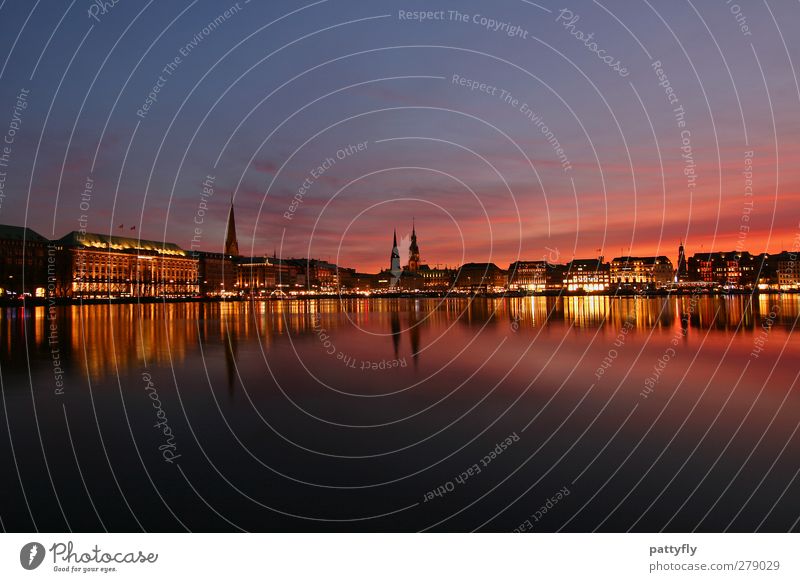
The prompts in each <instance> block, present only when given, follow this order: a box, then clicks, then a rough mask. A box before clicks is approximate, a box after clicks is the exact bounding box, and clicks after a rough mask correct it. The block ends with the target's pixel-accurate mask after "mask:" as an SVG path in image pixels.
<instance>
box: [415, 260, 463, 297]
mask: <svg viewBox="0 0 800 582" xmlns="http://www.w3.org/2000/svg"><path fill="white" fill-rule="evenodd" d="M456 272H457V271H456V270H455V269H448V268H446V267H445V268H444V269H440V268H439V267H438V266H437V267H434V268H431V267H429V266H428V265H422V266H421V267H420V269H419V271H418V272H417V277H418V279H419V281H420V288H421V289H423V290H425V291H447V290H448V289H450V288H451V287H452V286H453V283H454V282H455V280H456Z"/></svg>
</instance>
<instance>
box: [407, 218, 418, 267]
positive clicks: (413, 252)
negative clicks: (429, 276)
mask: <svg viewBox="0 0 800 582" xmlns="http://www.w3.org/2000/svg"><path fill="white" fill-rule="evenodd" d="M408 270H409V271H410V272H412V273H416V272H417V271H418V270H419V246H418V245H417V227H416V224H415V222H414V219H413V218H412V219H411V245H409V247H408Z"/></svg>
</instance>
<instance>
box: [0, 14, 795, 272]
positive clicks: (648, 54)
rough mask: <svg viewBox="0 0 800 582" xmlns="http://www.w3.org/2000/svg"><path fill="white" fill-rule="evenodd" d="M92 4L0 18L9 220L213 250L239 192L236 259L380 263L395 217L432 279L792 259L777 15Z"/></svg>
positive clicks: (0, 212) (790, 142)
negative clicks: (743, 255)
mask: <svg viewBox="0 0 800 582" xmlns="http://www.w3.org/2000/svg"><path fill="white" fill-rule="evenodd" d="M102 4H103V3H102V2H100V3H98V2H94V1H90V0H75V1H73V2H68V1H64V2H60V3H53V2H40V1H36V2H33V1H29V0H5V1H3V2H1V3H0V32H1V34H0V48H2V50H0V59H2V60H3V61H4V62H0V67H2V68H0V140H2V143H0V223H2V224H17V225H27V226H29V227H31V228H32V229H34V230H35V231H37V232H39V233H40V234H42V235H43V236H46V237H49V238H58V237H61V236H64V235H65V234H66V233H68V232H70V231H73V230H79V229H81V228H83V229H86V230H88V231H89V232H99V233H106V234H107V233H110V234H117V235H125V236H137V237H142V238H147V239H152V240H159V241H168V242H174V243H176V244H178V245H180V246H182V247H184V248H186V249H191V248H196V249H201V250H209V251H219V250H221V249H222V246H223V242H224V238H225V223H226V218H227V213H228V208H229V205H230V203H231V200H233V203H234V207H235V212H236V222H237V231H238V232H237V234H238V238H239V246H240V249H241V251H242V253H243V254H246V255H254V256H255V255H264V254H268V255H272V254H273V253H274V254H277V255H279V256H283V257H305V256H312V257H317V258H321V259H327V260H331V261H333V262H336V263H337V264H339V265H342V266H347V267H356V268H358V269H359V270H362V271H373V272H374V271H376V270H378V269H381V268H385V267H387V266H388V262H389V255H390V250H391V241H392V232H393V229H397V233H398V240H400V241H402V243H401V244H402V245H403V246H405V245H407V242H408V236H409V234H410V231H411V225H412V220H414V221H415V224H416V230H417V235H418V242H419V246H420V250H421V255H422V260H423V262H427V263H428V264H430V265H432V266H433V265H437V264H438V265H442V266H444V265H450V266H454V265H457V264H460V263H463V262H468V261H472V262H484V261H490V262H495V263H496V264H498V265H499V266H501V267H506V266H507V265H508V264H509V263H510V262H512V261H514V260H517V259H523V260H540V259H546V260H550V261H554V262H566V261H569V260H570V259H572V258H573V257H578V258H585V257H595V256H598V255H604V256H605V257H606V258H611V257H614V256H619V255H623V254H633V255H654V254H665V255H667V256H669V257H670V258H671V259H672V260H673V261H675V260H676V257H677V247H678V244H679V242H680V241H685V245H686V248H687V253H688V254H692V253H695V252H709V251H712V250H750V251H751V252H754V253H758V252H764V251H767V252H778V251H780V250H782V249H787V250H798V249H800V238H799V237H798V232H800V224H798V221H800V212H798V210H800V193H799V190H798V184H799V183H800V168H798V164H797V162H796V160H797V158H798V154H800V135H799V132H798V129H799V126H800V115H798V113H800V89H798V81H797V78H796V76H795V73H794V64H795V63H798V64H800V54H798V45H800V41H798V37H797V35H796V34H795V32H796V31H795V30H794V29H793V28H792V27H791V23H792V22H799V21H800V5H797V4H796V3H793V4H789V3H781V2H776V1H774V0H773V1H770V0H767V1H766V2H764V3H761V4H752V5H751V4H750V3H747V4H745V3H741V5H739V4H735V3H734V2H726V1H725V0H720V1H718V2H703V3H700V2H688V1H687V2H683V1H677V2H672V1H670V2H666V1H660V2H658V1H654V0H650V1H649V2H648V1H644V2H641V3H635V4H634V3H630V2H623V1H615V2H612V1H603V2H588V1H572V0H570V1H569V2H567V3H554V2H548V1H542V2H539V3H533V2H528V1H525V0H497V1H492V2H488V1H483V2H477V1H459V2H455V1H450V2H422V1H418V2H388V1H374V2H355V1H341V0H340V1H337V0H327V1H325V0H322V1H317V2H272V1H270V2H258V1H256V0H253V1H252V2H247V1H245V0H241V1H240V2H238V3H236V2H228V1H214V2H211V1H205V0H197V1H194V2H192V1H183V2H155V1H150V2H146V1H138V2H135V1H132V0H119V1H118V2H117V3H116V4H112V3H111V2H108V3H106V5H105V7H104V8H100V6H101V5H102ZM54 5H58V6H59V7H58V8H57V9H54ZM419 11H429V12H430V14H427V15H426V16H428V18H425V19H423V20H420V19H419V18H418V16H417V15H416V14H415V13H416V12H419ZM20 96H22V99H20ZM9 139H10V140H11V143H8V140H9ZM3 148H5V149H3Z"/></svg>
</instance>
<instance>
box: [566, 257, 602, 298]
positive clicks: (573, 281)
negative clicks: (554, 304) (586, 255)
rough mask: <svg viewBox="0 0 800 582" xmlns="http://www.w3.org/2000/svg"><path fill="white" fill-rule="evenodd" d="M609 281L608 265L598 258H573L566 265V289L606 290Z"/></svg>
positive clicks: (592, 291) (594, 291)
mask: <svg viewBox="0 0 800 582" xmlns="http://www.w3.org/2000/svg"><path fill="white" fill-rule="evenodd" d="M610 283H611V275H610V267H609V264H608V263H604V262H603V257H600V258H598V259H573V260H572V261H570V262H569V263H567V266H566V273H564V288H565V289H566V290H567V291H585V292H588V293H596V292H602V291H608V287H609V285H610Z"/></svg>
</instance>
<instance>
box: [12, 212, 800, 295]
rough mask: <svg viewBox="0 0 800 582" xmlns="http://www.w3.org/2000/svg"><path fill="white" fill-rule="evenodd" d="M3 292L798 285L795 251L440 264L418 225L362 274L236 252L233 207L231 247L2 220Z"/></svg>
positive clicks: (302, 291)
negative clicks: (48, 233) (385, 263)
mask: <svg viewBox="0 0 800 582" xmlns="http://www.w3.org/2000/svg"><path fill="white" fill-rule="evenodd" d="M0 253H2V258H0V297H4V298H15V297H19V296H20V295H29V296H36V297H56V298H74V299H79V298H81V299H97V298H136V297H164V298H173V297H174V298H177V297H226V296H227V297H234V296H276V295H277V296H291V295H296V294H306V293H312V294H318V293H340V292H384V291H391V292H397V291H401V292H406V291H408V292H420V291H421V292H441V291H448V290H453V291H456V292H498V291H503V290H512V291H520V292H531V293H537V292H539V293H543V292H562V291H565V292H569V293H604V292H612V291H627V290H631V291H634V290H642V289H644V290H652V291H656V290H661V289H671V288H675V287H676V286H703V287H709V288H714V289H720V288H722V289H726V290H727V289H737V290H747V289H770V290H780V291H796V290H799V289H800V257H798V256H797V253H790V252H786V251H784V252H782V253H777V254H767V253H762V254H759V255H751V254H750V253H748V252H746V251H741V252H740V251H731V252H714V253H696V254H694V255H693V256H691V257H689V258H688V259H687V258H686V256H685V254H684V248H683V245H682V244H681V245H680V246H679V250H678V265H677V268H676V267H674V266H673V264H672V262H671V261H670V259H669V258H667V257H666V256H663V255H661V256H653V257H634V256H621V257H616V258H614V259H612V260H611V261H610V262H606V261H605V260H604V258H603V257H599V258H591V259H573V260H572V261H570V262H568V263H566V264H554V263H550V262H547V261H516V262H514V263H512V264H510V265H509V266H508V268H506V269H503V268H500V267H498V266H497V265H496V264H494V263H466V264H464V265H461V266H460V267H458V268H438V267H436V268H434V267H430V266H429V265H427V264H424V263H423V262H422V261H421V259H420V251H419V245H418V243H417V235H416V227H415V226H413V227H412V235H411V244H410V246H409V249H408V261H407V264H406V265H402V266H401V264H400V253H399V249H398V247H397V237H396V234H395V236H394V240H393V244H392V251H391V255H390V263H389V268H388V269H386V270H383V271H381V272H379V273H374V274H370V273H360V272H358V271H356V270H355V269H350V268H344V267H339V266H337V265H335V264H333V263H330V262H327V261H322V260H318V259H306V258H303V259H294V258H292V259H284V258H278V257H275V256H272V257H268V256H258V257H243V256H241V255H240V253H239V246H238V241H237V239H236V225H235V219H234V213H233V207H231V209H230V211H229V215H228V224H227V232H226V237H225V246H224V250H223V252H221V253H210V252H195V251H187V250H185V249H182V248H181V247H179V246H178V245H176V244H172V243H165V242H158V241H149V240H142V239H138V238H133V237H121V236H113V235H101V234H93V233H84V232H80V231H73V232H71V233H69V234H67V235H66V236H64V237H62V238H60V239H55V240H50V239H47V238H45V237H43V236H41V235H40V234H38V233H36V232H35V231H33V230H31V229H30V228H25V227H17V226H6V225H0Z"/></svg>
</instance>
